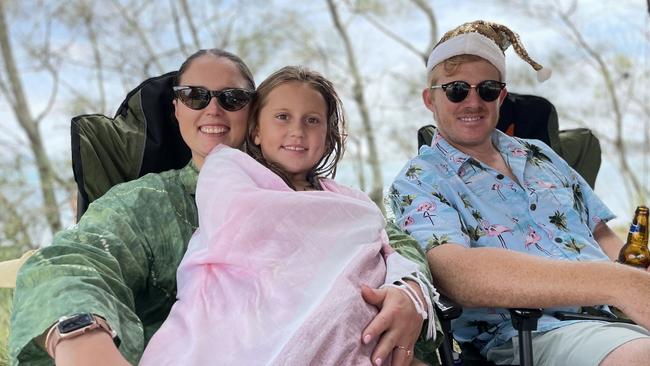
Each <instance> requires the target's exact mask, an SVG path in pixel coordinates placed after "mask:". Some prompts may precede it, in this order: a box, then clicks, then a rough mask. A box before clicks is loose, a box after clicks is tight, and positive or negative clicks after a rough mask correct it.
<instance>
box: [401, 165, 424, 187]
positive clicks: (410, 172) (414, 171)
mask: <svg viewBox="0 0 650 366" xmlns="http://www.w3.org/2000/svg"><path fill="white" fill-rule="evenodd" d="M421 173H422V168H420V167H419V166H417V165H415V164H413V165H411V166H409V168H408V169H407V170H406V173H404V175H405V176H406V178H408V179H409V180H414V181H415V182H416V183H417V184H418V186H421V185H422V182H421V181H420V174H421Z"/></svg>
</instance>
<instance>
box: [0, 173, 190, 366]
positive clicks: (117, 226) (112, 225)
mask: <svg viewBox="0 0 650 366" xmlns="http://www.w3.org/2000/svg"><path fill="white" fill-rule="evenodd" d="M134 184H135V183H134ZM134 184H130V185H129V184H127V185H124V186H123V187H122V188H120V189H116V190H114V191H111V192H109V193H107V195H106V196H105V197H102V198H101V199H99V200H97V201H96V202H95V203H93V204H92V205H91V206H90V208H89V210H88V212H86V214H85V215H84V216H83V218H82V219H81V221H80V222H79V224H77V225H75V226H73V227H72V228H70V229H67V230H64V231H62V232H60V233H58V234H57V235H56V236H55V237H54V239H53V244H52V245H50V246H48V247H45V248H42V249H40V250H38V251H37V252H36V253H35V254H34V255H32V257H31V258H30V259H29V260H28V261H27V262H26V263H25V264H24V265H23V267H22V268H21V269H20V272H19V274H18V278H17V283H16V292H15V297H14V306H13V310H12V311H13V314H12V324H11V333H10V340H9V342H10V355H11V357H12V359H13V360H14V361H17V362H25V363H27V364H29V363H37V362H38V361H44V360H47V359H48V358H49V356H48V355H47V354H46V352H45V350H44V349H43V347H42V343H41V344H39V343H38V342H37V341H36V339H37V337H38V336H39V335H41V334H42V333H44V332H46V330H47V329H49V328H50V327H51V326H52V325H53V324H54V323H55V322H56V321H57V319H58V318H59V317H61V316H67V315H73V314H78V313H92V314H97V315H100V316H102V317H104V318H105V319H106V321H107V322H108V324H109V325H110V326H111V327H112V328H113V329H114V330H115V331H117V333H118V335H119V337H120V338H121V340H122V344H121V345H120V348H119V349H120V351H121V353H122V354H123V355H124V357H125V358H126V359H127V360H128V361H129V362H132V363H136V362H137V360H138V359H139V357H140V355H141V354H142V351H143V349H144V342H145V339H146V338H147V334H146V331H147V328H146V327H145V326H144V325H143V322H142V320H141V317H143V320H145V321H148V322H153V320H154V318H160V320H162V319H164V317H165V315H166V312H167V311H168V308H169V306H171V302H173V300H174V295H175V294H174V289H175V269H176V266H175V263H173V262H176V264H177V262H178V261H180V259H181V258H182V254H183V253H184V247H185V245H186V238H184V236H187V237H188V238H189V235H191V232H192V228H191V225H185V224H184V223H185V222H186V221H188V220H190V221H191V220H192V214H191V213H190V212H189V211H195V208H191V207H188V208H187V209H186V210H187V211H188V212H187V213H184V212H183V210H184V209H185V208H183V205H182V204H181V205H171V204H170V203H169V202H170V200H169V198H166V197H165V196H166V195H167V194H168V193H169V192H165V190H166V187H165V186H163V185H161V184H158V185H155V184H154V185H151V184H150V185H147V188H150V189H142V187H140V188H138V187H136V186H135V185H134ZM145 192H149V194H148V193H145ZM152 192H153V193H152ZM192 205H193V203H192ZM173 206H175V207H173ZM178 214H181V215H184V216H186V217H185V218H184V221H182V220H179V219H178V218H177V215H178ZM194 215H195V214H194ZM194 220H195V219H194ZM163 223H165V224H163ZM175 223H176V224H175ZM183 226H187V228H184V229H183V228H182V227H183ZM184 232H185V233H184ZM167 268H173V269H171V270H168V269H167ZM167 272H168V273H167ZM167 303H169V304H168V305H167ZM136 309H138V312H137V313H136ZM155 309H159V310H158V311H156V310H155ZM82 337H85V336H82ZM64 343H65V342H62V343H61V345H62V344H64Z"/></svg>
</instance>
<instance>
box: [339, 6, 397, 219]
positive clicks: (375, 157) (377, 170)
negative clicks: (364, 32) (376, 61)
mask: <svg viewBox="0 0 650 366" xmlns="http://www.w3.org/2000/svg"><path fill="white" fill-rule="evenodd" d="M327 7H328V9H329V11H330V16H331V17H332V22H333V23H334V27H335V28H336V30H337V32H338V34H339V35H340V37H341V39H342V40H343V45H344V46H345V53H346V55H347V60H348V66H349V70H350V73H351V74H352V79H353V80H354V84H353V91H352V94H353V99H354V101H355V103H356V105H357V107H358V108H359V113H360V114H361V123H362V124H363V128H364V133H365V136H366V142H367V144H368V163H369V165H370V169H371V172H372V188H371V189H370V193H369V194H368V195H369V196H370V199H372V200H373V201H374V202H375V203H376V204H377V206H379V208H380V209H381V210H382V212H385V209H384V201H383V191H382V190H383V187H384V180H383V178H382V175H381V165H380V163H379V153H378V151H377V144H376V142H375V133H374V130H373V125H372V122H371V121H370V113H369V112H368V106H367V104H366V100H365V95H364V82H363V78H362V76H361V72H360V71H359V67H358V66H357V60H356V56H355V54H354V48H353V46H352V43H351V42H350V38H349V36H348V33H347V30H346V28H345V26H343V24H342V23H341V20H340V18H339V12H338V9H337V7H336V5H335V4H334V1H333V0H327Z"/></svg>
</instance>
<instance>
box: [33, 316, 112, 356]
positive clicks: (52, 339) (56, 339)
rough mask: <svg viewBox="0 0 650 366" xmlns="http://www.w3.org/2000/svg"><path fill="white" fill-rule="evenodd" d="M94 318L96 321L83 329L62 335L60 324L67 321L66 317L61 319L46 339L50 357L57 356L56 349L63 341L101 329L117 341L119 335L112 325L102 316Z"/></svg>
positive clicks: (46, 347)
mask: <svg viewBox="0 0 650 366" xmlns="http://www.w3.org/2000/svg"><path fill="white" fill-rule="evenodd" d="M92 318H93V319H94V322H92V323H90V324H88V325H86V326H85V327H83V328H79V329H76V330H74V331H71V332H69V333H63V334H62V333H61V332H60V331H59V323H60V322H61V321H63V320H65V319H66V318H65V317H64V318H61V319H59V321H58V322H56V323H55V324H54V325H53V326H52V327H50V330H49V331H48V332H47V336H46V337H45V350H46V351H47V353H48V354H49V355H50V357H52V358H54V356H55V352H54V351H55V349H56V346H57V345H58V344H59V343H60V342H61V341H62V340H65V339H71V338H75V337H78V336H80V335H83V334H84V333H86V332H89V331H91V330H93V329H100V330H102V331H105V332H106V333H108V334H109V335H110V336H111V338H113V340H115V338H116V337H117V334H116V333H115V331H113V330H112V329H111V327H110V325H108V323H107V322H106V320H104V318H102V317H100V316H97V315H94V314H93V315H92Z"/></svg>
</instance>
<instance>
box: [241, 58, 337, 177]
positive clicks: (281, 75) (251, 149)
mask: <svg viewBox="0 0 650 366" xmlns="http://www.w3.org/2000/svg"><path fill="white" fill-rule="evenodd" d="M288 82H299V83H303V84H306V85H308V86H310V87H312V88H313V89H314V90H316V91H317V92H319V93H320V94H321V95H322V96H323V98H324V99H325V104H326V107H327V136H326V138H325V153H324V154H323V157H322V158H321V159H320V160H319V161H318V163H316V166H314V167H313V168H312V169H311V170H310V171H309V172H307V181H308V182H309V183H310V185H311V186H312V187H313V188H315V189H322V188H321V186H320V184H319V182H318V178H320V177H331V178H334V177H335V176H336V166H337V164H338V162H339V161H340V160H341V158H342V157H343V150H344V144H345V136H346V135H345V116H344V113H343V104H342V103H341V99H340V98H339V96H338V94H337V93H336V90H334V86H333V85H332V83H331V82H330V81H329V80H327V79H325V77H323V76H322V75H321V74H319V73H317V72H315V71H311V70H309V69H307V68H304V67H301V66H286V67H283V68H282V69H280V70H278V71H276V72H274V73H273V74H272V75H271V76H269V77H268V78H267V79H266V80H264V81H263V82H262V83H261V84H260V86H259V87H258V88H257V91H256V93H255V97H254V99H253V102H252V105H251V110H250V115H249V117H248V133H247V134H246V143H245V148H246V152H247V153H248V154H249V155H250V156H252V157H253V158H254V159H255V160H257V161H259V162H260V163H262V164H263V165H265V166H266V167H268V168H269V169H271V170H272V171H273V172H274V173H276V174H277V175H279V176H280V177H281V178H282V179H283V180H284V181H285V182H286V183H287V185H289V187H291V188H293V189H295V188H296V187H294V186H293V184H292V183H291V181H290V179H289V175H288V174H287V173H286V172H285V171H284V170H283V169H282V168H281V167H279V166H278V165H277V164H273V163H271V162H268V161H266V159H264V156H263V155H262V150H261V148H260V146H258V145H256V144H255V142H254V141H255V140H254V139H255V133H256V131H257V129H258V127H259V115H260V111H261V110H262V108H263V107H264V105H265V104H266V100H267V98H268V96H269V94H270V93H271V91H273V89H275V88H276V87H278V86H280V85H282V84H286V83H288Z"/></svg>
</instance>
